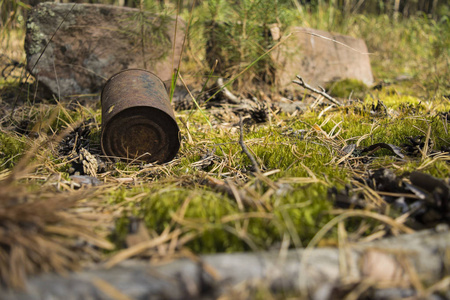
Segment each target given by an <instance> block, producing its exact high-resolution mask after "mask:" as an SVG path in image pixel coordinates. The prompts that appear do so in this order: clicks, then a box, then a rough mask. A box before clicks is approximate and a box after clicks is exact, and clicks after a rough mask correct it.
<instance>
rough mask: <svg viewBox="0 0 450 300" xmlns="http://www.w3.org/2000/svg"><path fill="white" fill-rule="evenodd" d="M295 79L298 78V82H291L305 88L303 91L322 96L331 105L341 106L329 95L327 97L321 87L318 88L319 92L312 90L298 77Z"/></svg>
mask: <svg viewBox="0 0 450 300" xmlns="http://www.w3.org/2000/svg"><path fill="white" fill-rule="evenodd" d="M296 77H297V78H298V81H297V80H293V81H292V82H293V83H296V84H298V85H299V86H301V87H303V88H305V89H307V90H310V91H311V92H313V93H316V94H319V95H322V96H323V97H324V98H326V99H328V100H330V101H331V102H333V103H334V104H336V105H337V106H342V103H341V102H339V101H337V100H336V99H334V98H333V97H331V96H330V95H328V94H327V93H325V90H324V89H323V88H322V87H321V86H319V87H320V89H321V91H319V90H318V89H315V88H313V87H312V86H310V85H309V84H307V83H306V82H305V81H304V80H303V78H301V77H300V76H299V75H297V76H296Z"/></svg>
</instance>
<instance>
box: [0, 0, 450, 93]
mask: <svg viewBox="0 0 450 300" xmlns="http://www.w3.org/2000/svg"><path fill="white" fill-rule="evenodd" d="M39 2H41V1H37V0H23V1H17V0H0V28H1V35H0V37H1V39H2V45H1V46H2V48H3V49H2V50H4V51H2V53H3V54H6V55H7V56H8V57H9V58H11V59H15V60H17V61H19V62H21V63H24V61H25V58H24V54H23V53H16V54H14V53H8V48H12V49H17V48H18V47H11V45H10V44H9V40H10V36H11V34H12V35H13V37H12V39H11V40H12V41H11V43H17V40H20V39H23V36H24V31H25V30H24V29H25V20H26V16H27V12H28V11H29V10H30V9H31V8H32V7H33V6H34V5H36V4H38V3H39ZM55 2H74V1H67V0H60V1H55ZM76 2H79V3H102V4H110V5H121V6H129V7H136V8H140V9H145V10H148V11H152V12H162V11H164V12H165V13H171V14H173V15H175V14H179V15H181V16H182V17H183V18H184V19H185V20H186V21H189V20H191V22H190V26H189V34H188V37H189V38H188V41H187V46H186V48H185V53H184V54H183V55H184V56H183V65H182V68H181V71H182V72H183V74H185V75H186V76H184V77H185V78H190V79H191V80H190V81H191V82H198V83H201V82H204V80H207V79H206V78H207V77H208V76H210V74H211V69H213V68H215V67H217V69H216V70H215V71H216V74H218V75H219V76H222V77H228V78H232V77H233V76H235V75H236V74H239V73H240V72H241V71H242V70H244V69H245V68H246V67H247V66H249V65H251V64H252V63H253V62H255V60H258V59H259V58H261V56H262V55H264V53H267V51H268V50H269V49H270V48H271V47H272V46H273V45H274V44H275V43H276V41H274V40H273V39H271V38H270V37H269V35H270V34H269V33H270V27H271V26H273V25H274V24H275V25H276V26H278V27H279V28H280V29H281V32H282V34H288V33H289V31H288V30H289V27H290V26H302V27H311V28H316V29H322V30H327V31H331V32H336V33H341V34H346V35H350V36H353V37H357V38H362V39H364V40H365V42H366V44H367V46H368V49H369V52H370V53H371V63H372V70H373V73H374V77H375V80H376V81H377V82H379V81H384V82H388V83H392V82H394V81H399V80H398V79H401V80H402V81H408V82H409V83H405V84H409V85H410V86H408V89H409V88H411V85H412V86H413V88H415V91H416V92H418V94H417V95H419V94H421V95H422V96H425V97H435V96H436V95H446V94H449V92H448V91H449V89H450V84H449V81H450V80H449V74H450V71H449V70H450V18H449V16H450V5H449V3H448V0H309V1H308V0H275V1H274V0H209V1H202V0H89V1H80V0H79V1H76ZM220 26H222V28H220V30H217V29H218V27H220ZM217 32H220V34H221V36H219V37H217V38H216V40H217V41H218V43H217V44H216V45H208V39H210V37H211V34H216V33H217ZM205 51H218V52H217V56H224V57H223V60H224V61H226V63H224V64H223V65H222V66H215V64H214V61H207V58H208V57H207V56H206V55H205ZM272 68H273V66H272V65H271V62H270V59H269V58H268V57H264V59H261V60H260V61H258V64H255V65H254V66H252V69H251V70H250V72H246V74H245V75H244V76H240V77H239V78H238V80H237V85H235V86H234V88H236V86H237V87H238V88H239V90H240V91H242V90H241V89H240V87H241V86H242V85H245V83H247V82H249V80H253V79H255V78H256V79H257V80H260V81H261V80H262V81H264V82H266V83H267V82H268V83H270V81H271V72H272V71H273V70H272ZM404 79H407V80H404ZM411 79H413V81H411Z"/></svg>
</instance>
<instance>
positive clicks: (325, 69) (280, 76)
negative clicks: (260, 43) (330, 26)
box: [271, 27, 373, 87]
mask: <svg viewBox="0 0 450 300" xmlns="http://www.w3.org/2000/svg"><path fill="white" fill-rule="evenodd" d="M289 33H292V35H291V36H290V37H289V38H288V39H287V40H286V41H285V42H284V43H282V44H281V45H280V46H279V47H278V48H277V49H275V50H274V51H273V52H272V53H271V56H272V59H273V60H274V62H275V69H276V78H277V80H278V83H279V84H280V86H281V87H287V86H289V85H292V84H291V83H292V80H295V79H296V78H295V76H296V75H300V76H301V77H302V78H303V79H304V80H305V81H306V82H307V83H308V84H309V85H311V86H313V87H314V86H317V85H324V84H325V83H328V82H332V81H337V80H341V79H346V78H352V79H357V80H360V81H362V82H363V83H365V84H366V85H371V84H373V75H372V69H371V67H370V59H369V55H368V54H367V52H368V51H367V46H366V44H365V42H364V41H363V40H362V39H357V38H353V37H350V36H345V35H340V34H334V33H331V32H327V31H322V30H317V29H311V28H302V27H292V28H289V29H288V30H286V35H285V36H287V35H288V34H289ZM320 36H321V37H320ZM333 40H335V41H337V43H336V42H334V41H333ZM351 48H353V49H351Z"/></svg>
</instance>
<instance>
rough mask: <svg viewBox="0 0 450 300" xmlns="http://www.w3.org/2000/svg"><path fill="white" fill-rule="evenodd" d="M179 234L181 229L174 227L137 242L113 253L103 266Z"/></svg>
mask: <svg viewBox="0 0 450 300" xmlns="http://www.w3.org/2000/svg"><path fill="white" fill-rule="evenodd" d="M180 234H181V230H179V229H175V230H174V231H172V232H171V233H166V234H164V233H163V234H161V235H160V236H158V237H157V238H154V239H152V240H150V241H145V242H142V243H139V244H137V245H135V246H133V247H131V248H128V249H125V250H122V251H120V252H119V253H117V254H115V255H114V256H113V257H111V258H110V259H109V260H108V261H107V262H106V263H105V268H108V269H109V268H112V267H114V266H115V265H117V264H118V263H120V262H121V261H123V260H126V259H128V258H130V257H133V256H135V255H139V254H140V253H142V252H144V251H146V250H148V249H151V248H154V247H157V246H159V245H162V244H163V243H165V242H168V241H170V240H171V239H173V238H175V237H176V236H179V235H180Z"/></svg>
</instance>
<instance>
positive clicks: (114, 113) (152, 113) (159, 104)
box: [101, 69, 180, 163]
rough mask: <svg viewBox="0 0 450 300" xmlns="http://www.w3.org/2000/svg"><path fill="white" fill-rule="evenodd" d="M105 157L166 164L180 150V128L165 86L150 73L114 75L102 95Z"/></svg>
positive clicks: (122, 72) (131, 71) (125, 72)
mask: <svg viewBox="0 0 450 300" xmlns="http://www.w3.org/2000/svg"><path fill="white" fill-rule="evenodd" d="M101 102H102V135H101V146H102V150H103V153H104V154H105V155H107V156H110V157H119V158H121V159H127V160H142V161H146V162H158V163H164V162H168V161H170V160H172V159H173V158H174V157H175V155H176V154H177V152H178V149H179V148H180V139H179V132H180V130H179V128H178V125H177V123H176V121H175V115H174V112H173V108H172V106H171V105H170V101H169V96H168V94H167V91H166V89H165V87H164V83H163V82H162V81H161V79H160V78H159V77H158V76H156V75H155V74H153V73H151V72H148V71H146V70H140V69H129V70H124V71H121V72H119V73H117V74H115V75H113V76H112V77H111V78H110V79H108V81H107V82H106V83H105V86H104V87H103V91H102V94H101Z"/></svg>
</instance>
